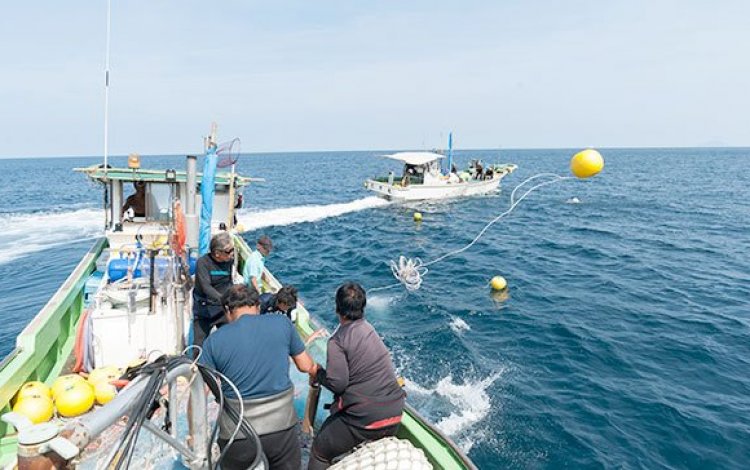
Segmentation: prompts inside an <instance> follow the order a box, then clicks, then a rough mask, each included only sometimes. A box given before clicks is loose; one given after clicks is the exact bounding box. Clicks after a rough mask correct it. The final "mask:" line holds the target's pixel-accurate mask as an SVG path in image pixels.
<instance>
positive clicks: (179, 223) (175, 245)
mask: <svg viewBox="0 0 750 470" xmlns="http://www.w3.org/2000/svg"><path fill="white" fill-rule="evenodd" d="M172 215H173V217H174V233H173V234H172V240H171V245H172V251H174V252H175V254H176V255H177V256H182V255H183V254H184V253H185V241H186V240H187V230H186V228H185V213H184V212H183V211H182V204H181V203H180V201H175V202H174V205H173V207H172Z"/></svg>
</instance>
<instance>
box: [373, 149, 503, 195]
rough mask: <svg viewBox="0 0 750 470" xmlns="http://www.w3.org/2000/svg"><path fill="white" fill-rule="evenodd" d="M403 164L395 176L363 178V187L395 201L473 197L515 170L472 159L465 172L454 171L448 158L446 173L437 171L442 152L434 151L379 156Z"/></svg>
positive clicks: (494, 189)
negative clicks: (485, 164) (400, 171)
mask: <svg viewBox="0 0 750 470" xmlns="http://www.w3.org/2000/svg"><path fill="white" fill-rule="evenodd" d="M383 156H384V157H386V158H390V159H392V160H396V161H399V162H402V163H403V171H402V173H401V174H400V175H396V174H395V173H394V172H393V171H391V172H390V173H389V174H388V176H384V177H376V178H372V179H368V180H367V181H365V188H367V189H369V190H370V191H374V192H375V193H377V194H378V195H379V196H381V197H384V198H386V199H389V200H395V201H422V200H428V199H446V198H455V197H461V196H476V195H479V194H487V193H491V192H493V191H497V189H498V188H499V187H500V180H502V179H503V178H504V177H505V176H506V175H509V174H510V173H512V172H513V171H515V170H516V168H517V166H516V165H513V164H493V165H488V166H486V167H485V166H483V165H482V164H481V162H480V161H479V160H473V161H472V162H471V164H470V165H469V168H467V169H466V170H465V171H460V172H459V171H458V170H457V169H456V168H455V167H454V166H453V165H452V163H451V161H450V157H449V163H448V169H449V170H450V171H448V172H446V173H447V174H445V173H443V172H442V171H441V164H440V163H441V160H442V159H443V158H445V156H444V155H441V154H439V153H434V152H398V153H394V154H390V155H383Z"/></svg>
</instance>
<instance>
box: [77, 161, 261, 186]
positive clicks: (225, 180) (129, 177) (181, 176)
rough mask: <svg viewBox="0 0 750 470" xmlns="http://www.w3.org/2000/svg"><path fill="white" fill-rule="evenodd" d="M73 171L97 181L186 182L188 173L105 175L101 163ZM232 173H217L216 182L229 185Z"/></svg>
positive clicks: (113, 171)
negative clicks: (172, 177)
mask: <svg viewBox="0 0 750 470" xmlns="http://www.w3.org/2000/svg"><path fill="white" fill-rule="evenodd" d="M73 171H77V172H80V173H85V174H86V176H88V177H89V178H91V179H93V180H97V181H107V180H109V181H113V180H117V181H148V182H153V183H167V182H175V181H176V182H178V183H185V182H186V181H187V175H186V173H185V172H184V171H176V172H175V179H174V180H171V181H170V180H167V176H166V173H165V170H141V169H137V170H133V169H130V168H108V169H107V173H106V175H105V173H104V169H103V168H99V165H92V166H89V167H86V168H75V169H74V170H73ZM202 178H203V174H202V173H198V174H196V182H197V183H200V182H201V180H202ZM231 178H232V175H231V173H228V172H223V173H216V179H215V183H216V184H217V185H228V184H229V181H230V180H231ZM234 179H235V181H236V183H237V186H245V185H247V184H249V183H250V182H251V181H253V178H248V177H245V176H240V175H237V174H235V175H234Z"/></svg>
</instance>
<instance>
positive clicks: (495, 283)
mask: <svg viewBox="0 0 750 470" xmlns="http://www.w3.org/2000/svg"><path fill="white" fill-rule="evenodd" d="M490 287H492V290H503V289H505V288H506V287H508V281H506V280H505V278H504V277H503V276H495V277H493V278H492V280H491V281H490Z"/></svg>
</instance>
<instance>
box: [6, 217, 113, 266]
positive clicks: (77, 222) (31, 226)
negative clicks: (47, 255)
mask: <svg viewBox="0 0 750 470" xmlns="http://www.w3.org/2000/svg"><path fill="white" fill-rule="evenodd" d="M103 226H104V213H103V211H102V210H101V209H91V208H88V209H78V210H75V211H68V212H39V213H32V214H0V227H2V230H0V264H4V263H7V262H8V261H11V260H14V259H16V258H20V257H22V256H26V255H28V254H29V253H34V252H38V251H43V250H46V249H49V248H53V247H55V246H59V245H63V244H69V243H75V242H79V241H84V240H91V239H95V238H97V237H99V236H101V235H102V233H103V231H104V229H103Z"/></svg>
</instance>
